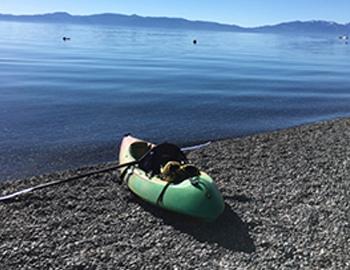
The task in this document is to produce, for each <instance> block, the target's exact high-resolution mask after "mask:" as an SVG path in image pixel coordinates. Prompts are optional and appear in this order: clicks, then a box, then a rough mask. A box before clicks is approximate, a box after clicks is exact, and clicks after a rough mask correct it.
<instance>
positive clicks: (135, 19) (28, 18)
mask: <svg viewBox="0 0 350 270" xmlns="http://www.w3.org/2000/svg"><path fill="white" fill-rule="evenodd" d="M0 21H16V22H32V23H68V24H87V25H94V24H98V25H113V26H138V27H162V28H171V29H173V28H175V29H187V30H212V31H225V32H227V31H229V32H248V33H299V34H306V33H325V32H326V33H333V34H335V35H347V34H348V33H349V32H350V23H348V24H340V23H336V22H330V21H322V20H311V21H291V22H282V23H278V24H275V25H263V26H256V27H242V26H238V25H235V24H223V23H216V22H209V21H197V20H187V19H183V18H170V17H143V16H139V15H124V14H115V13H103V14H93V15H71V14H69V13H66V12H56V13H48V14H38V15H12V14H0Z"/></svg>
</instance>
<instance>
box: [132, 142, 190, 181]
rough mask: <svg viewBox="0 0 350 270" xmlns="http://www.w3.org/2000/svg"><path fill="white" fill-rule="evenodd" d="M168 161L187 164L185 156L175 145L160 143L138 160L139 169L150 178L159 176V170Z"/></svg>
mask: <svg viewBox="0 0 350 270" xmlns="http://www.w3.org/2000/svg"><path fill="white" fill-rule="evenodd" d="M169 161H178V162H180V163H181V164H184V163H188V159H187V157H186V155H185V154H184V153H183V152H182V151H181V149H180V148H179V147H178V146H176V145H175V144H171V143H161V144H158V145H157V146H155V147H154V148H152V149H150V150H149V151H148V152H147V153H146V154H145V155H144V156H143V157H142V158H141V160H140V162H139V168H140V169H142V170H144V171H145V172H146V173H150V174H151V176H154V175H156V174H160V168H161V167H162V166H164V165H165V164H166V163H167V162H169Z"/></svg>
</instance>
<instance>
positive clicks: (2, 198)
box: [0, 142, 210, 202]
mask: <svg viewBox="0 0 350 270" xmlns="http://www.w3.org/2000/svg"><path fill="white" fill-rule="evenodd" d="M209 144H210V142H207V143H204V144H200V145H196V146H192V147H185V148H182V149H181V150H182V151H190V150H195V149H198V148H202V147H206V146H208V145H209ZM146 154H147V153H146ZM145 156H146V155H144V156H143V157H142V158H141V159H140V160H136V161H131V162H127V163H124V164H119V165H115V166H111V167H108V168H104V169H100V170H93V171H90V172H88V173H84V174H79V175H76V176H73V177H69V178H66V179H62V180H55V181H51V182H48V183H44V184H40V185H37V186H34V187H30V188H26V189H23V190H20V191H17V192H15V193H12V194H9V195H5V196H3V197H0V202H6V201H9V200H12V199H13V198H15V197H17V196H19V195H23V194H27V193H30V192H33V191H36V190H40V189H44V188H47V187H53V186H57V185H60V184H63V183H67V182H71V181H74V180H78V179H80V178H83V177H88V176H91V175H95V174H99V173H104V172H108V171H111V170H116V169H120V168H123V167H127V166H132V165H136V164H138V163H140V161H141V160H142V159H143V158H144V157H145Z"/></svg>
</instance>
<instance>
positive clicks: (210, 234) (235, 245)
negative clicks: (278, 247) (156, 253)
mask: <svg viewBox="0 0 350 270" xmlns="http://www.w3.org/2000/svg"><path fill="white" fill-rule="evenodd" d="M133 200H136V201H137V203H138V204H139V205H140V206H141V207H142V208H143V209H144V210H145V211H148V212H151V213H152V214H153V215H154V216H155V217H157V218H160V219H162V220H163V221H164V224H167V225H171V226H173V227H174V229H176V230H179V231H181V232H182V233H186V234H189V235H192V236H193V237H194V238H196V239H197V240H198V241H200V242H203V243H204V242H207V243H210V244H214V243H216V244H217V245H219V246H221V247H223V248H225V249H229V250H231V251H239V252H245V253H251V252H254V251H255V245H254V242H253V240H252V238H251V237H250V236H249V231H248V225H247V224H246V223H244V222H243V221H242V220H241V219H240V218H239V216H238V215H237V214H236V213H235V212H234V211H233V210H232V209H231V207H230V206H229V205H227V204H226V205H225V211H224V213H223V214H222V215H221V216H220V217H219V218H218V219H217V220H216V221H215V222H212V223H204V222H201V221H198V219H193V218H190V217H187V216H183V215H179V214H176V213H172V212H169V211H166V210H163V209H160V208H157V207H155V206H152V205H150V204H148V203H145V202H144V201H142V200H141V199H139V198H136V197H135V198H133Z"/></svg>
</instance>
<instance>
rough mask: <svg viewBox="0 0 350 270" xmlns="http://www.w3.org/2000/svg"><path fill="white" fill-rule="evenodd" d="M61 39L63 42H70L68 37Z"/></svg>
mask: <svg viewBox="0 0 350 270" xmlns="http://www.w3.org/2000/svg"><path fill="white" fill-rule="evenodd" d="M62 39H63V41H68V40H70V38H69V37H63V38H62Z"/></svg>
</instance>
